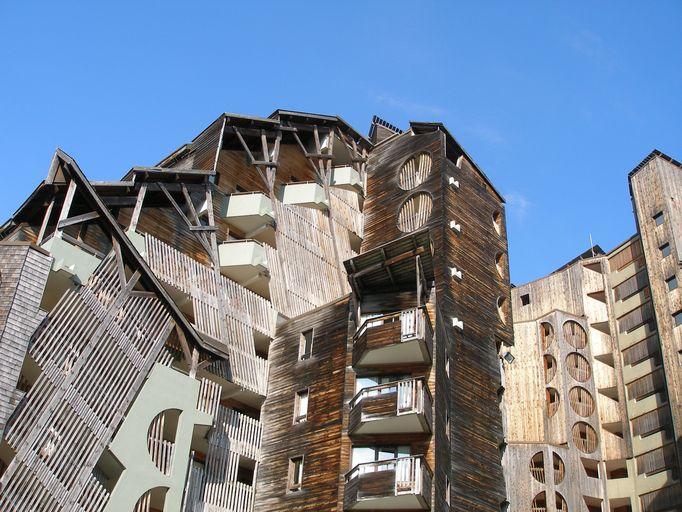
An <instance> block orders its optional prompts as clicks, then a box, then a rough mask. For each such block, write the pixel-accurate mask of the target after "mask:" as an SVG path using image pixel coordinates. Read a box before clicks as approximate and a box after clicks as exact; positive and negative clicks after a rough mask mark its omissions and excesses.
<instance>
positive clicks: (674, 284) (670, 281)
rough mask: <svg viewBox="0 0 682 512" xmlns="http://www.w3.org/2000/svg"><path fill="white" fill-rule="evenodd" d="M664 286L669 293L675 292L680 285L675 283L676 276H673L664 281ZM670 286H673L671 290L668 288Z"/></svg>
mask: <svg viewBox="0 0 682 512" xmlns="http://www.w3.org/2000/svg"><path fill="white" fill-rule="evenodd" d="M665 284H666V285H668V291H669V292H671V291H673V290H676V289H677V288H678V287H679V286H680V283H679V282H678V281H677V275H676V274H673V275H671V276H670V277H669V278H668V279H666V280H665ZM671 284H672V285H673V286H672V288H671V287H670V285H671Z"/></svg>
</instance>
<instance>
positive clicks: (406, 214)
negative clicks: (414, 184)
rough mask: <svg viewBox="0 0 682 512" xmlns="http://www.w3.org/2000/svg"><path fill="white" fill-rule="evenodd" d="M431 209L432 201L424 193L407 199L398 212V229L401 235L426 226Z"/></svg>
mask: <svg viewBox="0 0 682 512" xmlns="http://www.w3.org/2000/svg"><path fill="white" fill-rule="evenodd" d="M432 209H433V199H431V196H430V195H429V194H427V193H426V192H419V193H418V194H415V195H413V196H411V197H409V198H408V199H407V201H405V202H404V203H403V205H402V206H401V207H400V211H399V212H398V229H399V230H400V231H402V232H403V233H410V232H412V231H415V230H417V229H419V228H420V227H422V226H423V225H424V224H426V221H427V220H428V218H429V216H430V215H431V210H432Z"/></svg>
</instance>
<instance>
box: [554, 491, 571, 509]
mask: <svg viewBox="0 0 682 512" xmlns="http://www.w3.org/2000/svg"><path fill="white" fill-rule="evenodd" d="M554 500H555V501H554V504H555V506H556V510H557V512H568V504H567V503H566V500H565V499H564V497H563V496H562V495H561V494H559V493H558V492H557V493H554Z"/></svg>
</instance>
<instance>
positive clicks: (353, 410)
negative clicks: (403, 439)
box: [348, 379, 433, 435]
mask: <svg viewBox="0 0 682 512" xmlns="http://www.w3.org/2000/svg"><path fill="white" fill-rule="evenodd" d="M431 404H432V400H431V393H430V392H429V388H428V386H427V385H426V382H425V381H424V379H409V380H401V381H397V382H389V383H387V384H381V385H379V386H372V387H369V388H364V389H362V390H360V392H359V393H358V394H357V395H355V397H354V398H353V400H351V402H350V421H349V426H348V429H349V431H350V433H351V434H355V435H372V434H382V435H383V434H428V433H430V432H431V426H432V416H433V414H432V406H431Z"/></svg>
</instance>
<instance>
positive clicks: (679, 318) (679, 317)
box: [673, 309, 682, 326]
mask: <svg viewBox="0 0 682 512" xmlns="http://www.w3.org/2000/svg"><path fill="white" fill-rule="evenodd" d="M673 320H675V325H676V326H677V325H682V309H681V310H679V311H678V312H677V313H675V314H674V315H673Z"/></svg>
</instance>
